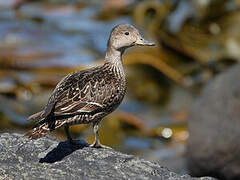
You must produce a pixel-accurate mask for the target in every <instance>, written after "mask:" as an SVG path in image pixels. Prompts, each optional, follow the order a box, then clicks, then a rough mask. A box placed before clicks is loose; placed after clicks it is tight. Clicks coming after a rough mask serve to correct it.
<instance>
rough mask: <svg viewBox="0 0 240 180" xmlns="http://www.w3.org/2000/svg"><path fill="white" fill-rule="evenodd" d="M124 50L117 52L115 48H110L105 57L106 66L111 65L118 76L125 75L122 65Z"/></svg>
mask: <svg viewBox="0 0 240 180" xmlns="http://www.w3.org/2000/svg"><path fill="white" fill-rule="evenodd" d="M123 52H124V50H116V49H115V48H113V47H111V46H108V48H107V51H106V56H105V63H104V64H105V65H108V66H109V65H110V66H112V67H113V68H111V69H114V70H115V71H117V74H121V75H122V76H125V75H124V70H123V65H122V54H123Z"/></svg>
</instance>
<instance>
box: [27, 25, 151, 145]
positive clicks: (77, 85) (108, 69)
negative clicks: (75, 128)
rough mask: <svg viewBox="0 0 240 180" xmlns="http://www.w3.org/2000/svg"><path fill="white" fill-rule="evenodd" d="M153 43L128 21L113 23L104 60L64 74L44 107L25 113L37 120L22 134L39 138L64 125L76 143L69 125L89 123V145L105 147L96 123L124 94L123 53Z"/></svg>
mask: <svg viewBox="0 0 240 180" xmlns="http://www.w3.org/2000/svg"><path fill="white" fill-rule="evenodd" d="M154 45H155V44H154V43H153V42H150V41H147V40H145V39H144V38H143V37H142V36H141V34H140V33H139V31H138V30H137V29H136V28H135V27H134V26H132V25H130V24H119V25H117V26H115V27H114V28H113V29H112V31H111V33H110V37H109V39H108V43H107V50H106V54H105V59H104V63H103V64H101V65H98V66H96V67H93V68H89V69H85V70H81V71H76V72H72V73H70V74H68V75H67V76H66V77H64V78H63V79H62V80H61V81H60V82H59V83H58V84H57V86H56V88H55V89H54V90H53V92H52V93H51V95H50V98H49V100H48V103H47V104H46V106H45V108H44V109H43V110H42V111H40V112H38V113H36V114H33V115H31V116H30V117H28V120H32V121H36V124H35V125H34V127H33V128H32V129H31V130H29V131H28V132H27V133H26V134H25V136H27V137H28V138H30V139H38V138H41V137H43V136H45V135H47V134H48V133H50V132H52V131H54V130H55V129H57V128H60V127H64V130H65V133H66V136H67V139H68V141H69V142H70V143H71V144H75V142H74V141H73V139H72V137H71V135H70V132H69V126H71V125H76V124H89V123H92V125H93V131H94V134H95V140H94V142H93V143H92V144H91V145H90V147H94V148H108V147H107V146H104V145H102V144H101V143H100V140H99V135H98V132H99V124H100V122H101V120H102V119H103V118H104V117H105V116H107V115H108V114H110V113H112V112H113V111H114V110H115V109H116V108H117V107H118V106H119V105H120V103H121V102H122V100H123V98H124V96H125V94H126V76H125V72H124V68H123V63H122V55H123V53H124V52H125V50H126V49H128V48H130V47H133V46H154Z"/></svg>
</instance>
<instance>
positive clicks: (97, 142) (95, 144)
mask: <svg viewBox="0 0 240 180" xmlns="http://www.w3.org/2000/svg"><path fill="white" fill-rule="evenodd" d="M93 131H94V134H95V140H94V142H93V143H92V144H91V145H90V147H92V148H107V149H112V148H111V147H108V146H104V145H102V144H101V143H100V140H99V137H98V122H94V123H93Z"/></svg>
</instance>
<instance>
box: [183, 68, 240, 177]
mask: <svg viewBox="0 0 240 180" xmlns="http://www.w3.org/2000/svg"><path fill="white" fill-rule="evenodd" d="M239 77H240V65H239V64H237V65H234V66H233V67H231V68H230V69H228V70H227V71H226V72H224V73H221V74H220V75H218V76H217V77H216V78H215V79H213V80H212V81H211V82H209V84H208V85H207V86H206V87H204V89H203V91H202V93H201V95H200V96H199V97H198V99H197V100H196V102H195V103H194V104H193V108H192V112H191V114H190V117H189V120H188V130H189V139H188V145H187V153H186V154H187V159H188V165H189V169H190V171H191V174H192V175H195V176H205V175H211V176H214V177H218V178H220V179H240V154H239V151H240V143H239V137H240V130H239V127H240V83H239Z"/></svg>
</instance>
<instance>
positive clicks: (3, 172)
mask: <svg viewBox="0 0 240 180" xmlns="http://www.w3.org/2000/svg"><path fill="white" fill-rule="evenodd" d="M76 142H77V143H78V144H79V145H77V146H73V145H71V144H69V143H68V142H67V141H66V142H58V141H57V140H56V139H55V138H54V137H52V136H47V137H44V138H42V139H38V140H34V141H32V140H28V139H27V138H26V137H23V136H22V135H21V134H16V133H13V134H10V133H3V134H0V179H8V180H9V179H87V180H88V179H104V180H107V179H162V180H168V179H171V180H192V179H196V180H197V179H201V180H212V179H214V178H210V177H203V178H192V177H191V176H189V175H178V174H176V173H174V172H170V171H169V170H168V169H167V168H165V167H161V166H160V165H159V164H158V163H153V162H149V161H146V160H143V159H140V158H138V157H135V156H133V155H127V154H122V153H120V152H116V151H114V150H111V149H110V150H109V149H94V148H90V147H88V144H87V143H85V142H84V141H81V140H76Z"/></svg>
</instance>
